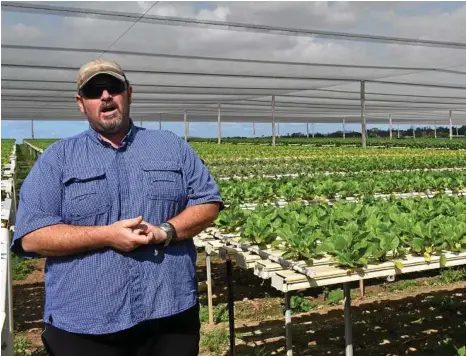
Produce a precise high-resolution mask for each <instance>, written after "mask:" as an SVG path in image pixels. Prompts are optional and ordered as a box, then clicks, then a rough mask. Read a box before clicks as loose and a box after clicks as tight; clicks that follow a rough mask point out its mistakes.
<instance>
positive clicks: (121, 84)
mask: <svg viewBox="0 0 466 356" xmlns="http://www.w3.org/2000/svg"><path fill="white" fill-rule="evenodd" d="M77 85H78V94H77V95H76V101H77V103H78V106H79V109H80V110H81V112H82V113H83V114H84V115H86V117H87V119H88V120H89V124H90V125H91V127H92V128H93V129H94V130H96V131H97V132H99V133H101V134H104V135H105V134H114V133H117V132H119V131H121V130H122V129H124V128H126V127H127V125H128V124H129V111H130V105H131V95H132V91H133V89H132V87H131V86H130V85H129V82H128V80H127V79H126V76H125V74H124V72H123V70H122V69H121V68H120V66H119V65H118V64H117V63H115V62H113V61H109V60H104V59H96V60H93V61H91V62H89V63H86V64H85V65H83V66H82V67H81V69H80V70H79V74H78V82H77Z"/></svg>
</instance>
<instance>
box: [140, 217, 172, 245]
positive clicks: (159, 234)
mask: <svg viewBox="0 0 466 356" xmlns="http://www.w3.org/2000/svg"><path fill="white" fill-rule="evenodd" d="M139 230H140V231H141V233H145V234H152V241H151V243H153V244H161V243H164V242H165V241H166V240H167V233H166V232H165V231H163V230H162V229H161V228H160V227H158V226H155V225H152V224H150V223H148V222H147V221H143V222H142V223H141V225H139V226H138V227H137V229H136V230H135V232H139Z"/></svg>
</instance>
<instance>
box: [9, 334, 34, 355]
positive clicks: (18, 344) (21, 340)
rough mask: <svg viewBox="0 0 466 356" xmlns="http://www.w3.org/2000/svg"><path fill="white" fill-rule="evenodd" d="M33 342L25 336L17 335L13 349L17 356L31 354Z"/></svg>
mask: <svg viewBox="0 0 466 356" xmlns="http://www.w3.org/2000/svg"><path fill="white" fill-rule="evenodd" d="M31 349H32V345H31V342H30V341H29V340H28V339H26V338H25V337H23V336H17V337H15V340H14V344H13V350H14V355H15V356H29V355H32V351H31Z"/></svg>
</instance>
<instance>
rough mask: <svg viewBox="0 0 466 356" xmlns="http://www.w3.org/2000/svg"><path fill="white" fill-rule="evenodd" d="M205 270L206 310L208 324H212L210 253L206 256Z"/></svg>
mask: <svg viewBox="0 0 466 356" xmlns="http://www.w3.org/2000/svg"><path fill="white" fill-rule="evenodd" d="M205 263H206V269H207V271H206V272H207V308H208V310H209V324H210V325H213V324H214V307H213V304H212V268H211V257H210V253H207V254H206V260H205Z"/></svg>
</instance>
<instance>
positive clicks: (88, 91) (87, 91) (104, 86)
mask: <svg viewBox="0 0 466 356" xmlns="http://www.w3.org/2000/svg"><path fill="white" fill-rule="evenodd" d="M104 90H106V91H107V92H108V93H109V94H110V95H118V94H121V93H123V92H124V91H125V90H126V83H123V82H120V81H119V80H112V81H109V82H104V83H89V84H88V85H85V86H84V88H82V89H81V90H80V91H79V94H80V95H81V96H83V97H84V98H86V99H100V98H101V97H102V93H103V92H104Z"/></svg>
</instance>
